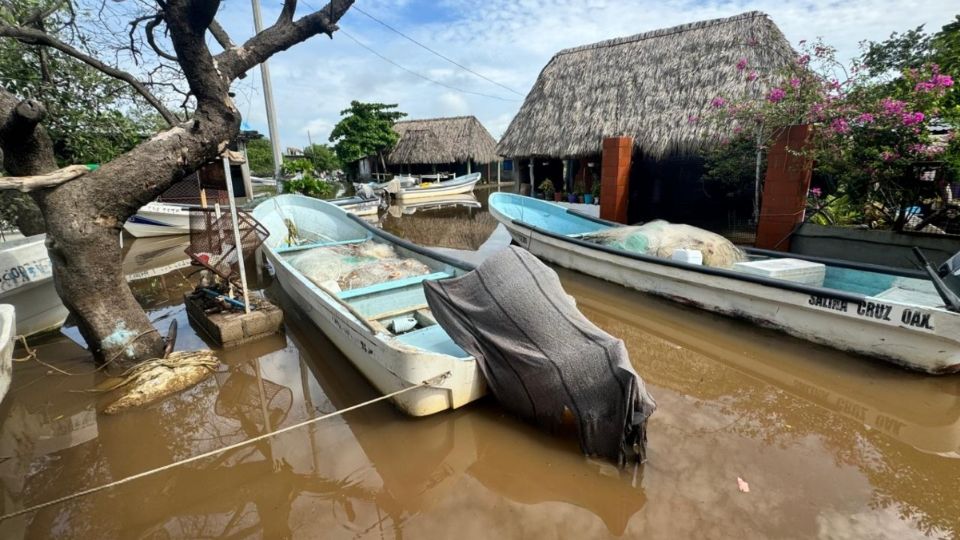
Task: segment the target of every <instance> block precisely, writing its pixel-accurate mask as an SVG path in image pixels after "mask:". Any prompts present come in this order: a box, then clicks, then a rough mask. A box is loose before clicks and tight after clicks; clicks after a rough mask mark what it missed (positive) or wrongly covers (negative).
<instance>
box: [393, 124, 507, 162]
mask: <svg viewBox="0 0 960 540" xmlns="http://www.w3.org/2000/svg"><path fill="white" fill-rule="evenodd" d="M393 130H394V131H396V132H397V133H398V134H399V135H400V140H399V141H397V145H396V146H395V147H394V148H393V150H392V151H391V152H390V155H389V156H388V158H387V161H389V162H390V163H393V164H403V165H411V164H417V163H425V164H440V163H455V162H466V161H467V160H468V159H470V160H473V161H474V162H475V163H490V162H493V161H497V160H498V159H500V158H499V157H498V156H497V152H496V146H497V141H495V140H494V138H493V137H491V136H490V132H488V131H487V129H486V128H485V127H483V124H481V123H480V121H479V120H477V119H476V117H474V116H455V117H450V118H430V119H426V120H405V121H402V122H397V123H396V124H394V125H393Z"/></svg>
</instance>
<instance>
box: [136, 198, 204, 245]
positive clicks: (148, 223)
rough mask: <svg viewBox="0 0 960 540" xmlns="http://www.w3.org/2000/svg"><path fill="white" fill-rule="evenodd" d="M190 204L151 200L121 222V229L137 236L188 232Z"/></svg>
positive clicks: (194, 206) (192, 206)
mask: <svg viewBox="0 0 960 540" xmlns="http://www.w3.org/2000/svg"><path fill="white" fill-rule="evenodd" d="M196 207H197V206H196V205H192V204H176V203H167V202H158V201H153V202H149V203H147V204H145V205H144V206H142V207H141V208H140V210H137V213H136V214H134V215H133V216H131V217H130V219H128V220H127V222H126V223H124V224H123V229H124V230H125V231H127V232H128V233H130V234H132V235H133V236H135V237H137V238H144V237H151V236H168V235H175V234H190V209H191V208H196Z"/></svg>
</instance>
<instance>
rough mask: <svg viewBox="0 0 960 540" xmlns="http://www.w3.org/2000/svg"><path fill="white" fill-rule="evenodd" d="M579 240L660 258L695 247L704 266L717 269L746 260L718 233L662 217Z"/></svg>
mask: <svg viewBox="0 0 960 540" xmlns="http://www.w3.org/2000/svg"><path fill="white" fill-rule="evenodd" d="M581 239H582V240H584V241H587V242H594V243H597V244H602V245H605V246H609V247H612V248H614V249H622V250H624V251H630V252H633V253H641V254H644V255H653V256H655V257H664V258H670V257H671V256H673V252H674V251H675V250H678V249H696V250H699V251H700V252H701V253H703V264H704V265H706V266H714V267H717V268H731V267H733V265H734V263H738V262H741V261H745V260H747V258H746V255H745V254H744V253H743V251H742V250H741V249H740V248H738V247H737V246H735V245H734V244H733V242H731V241H729V240H727V239H726V238H724V237H722V236H720V235H719V234H716V233H712V232H710V231H706V230H703V229H700V228H697V227H693V226H691V225H681V224H677V223H669V222H667V221H663V220H656V221H651V222H650V223H645V224H643V225H634V226H629V227H611V228H609V229H606V230H603V231H598V232H594V233H589V234H585V235H583V236H581Z"/></svg>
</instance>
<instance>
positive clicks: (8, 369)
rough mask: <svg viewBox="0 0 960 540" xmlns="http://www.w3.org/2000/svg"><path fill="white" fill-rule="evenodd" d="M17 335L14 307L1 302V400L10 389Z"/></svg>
mask: <svg viewBox="0 0 960 540" xmlns="http://www.w3.org/2000/svg"><path fill="white" fill-rule="evenodd" d="M16 336H17V317H16V313H15V311H14V307H13V306H11V305H10V304H0V401H3V397H4V396H6V395H7V390H9V389H10V381H11V379H12V377H13V347H14V339H15V338H16Z"/></svg>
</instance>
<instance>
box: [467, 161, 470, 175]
mask: <svg viewBox="0 0 960 540" xmlns="http://www.w3.org/2000/svg"><path fill="white" fill-rule="evenodd" d="M470 172H471V171H470V158H467V174H470Z"/></svg>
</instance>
